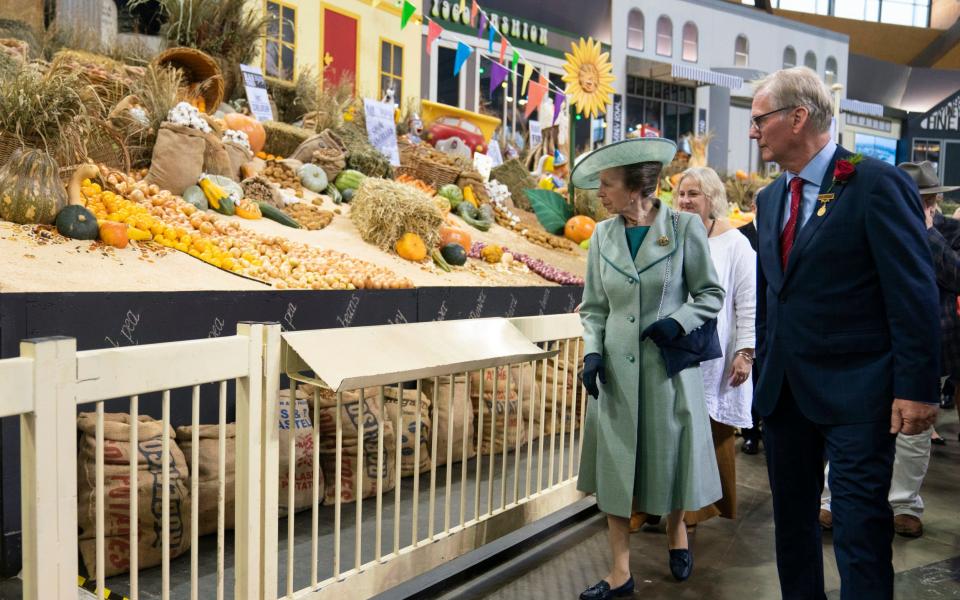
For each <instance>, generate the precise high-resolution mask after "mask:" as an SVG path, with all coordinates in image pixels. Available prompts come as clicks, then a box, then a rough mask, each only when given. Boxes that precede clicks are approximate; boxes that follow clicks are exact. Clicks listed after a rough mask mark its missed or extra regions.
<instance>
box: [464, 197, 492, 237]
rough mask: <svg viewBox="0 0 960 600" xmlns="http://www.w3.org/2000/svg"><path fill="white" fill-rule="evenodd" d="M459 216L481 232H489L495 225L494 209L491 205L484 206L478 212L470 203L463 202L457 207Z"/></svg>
mask: <svg viewBox="0 0 960 600" xmlns="http://www.w3.org/2000/svg"><path fill="white" fill-rule="evenodd" d="M457 214H458V215H460V218H461V219H463V220H464V221H466V222H467V223H469V224H470V225H471V226H473V227H475V228H476V229H479V230H480V231H487V230H488V229H490V226H491V225H493V209H492V208H490V205H489V204H484V205H483V206H482V207H480V210H477V209H476V208H475V207H474V206H473V205H472V204H470V203H469V202H461V203H460V204H459V205H457Z"/></svg>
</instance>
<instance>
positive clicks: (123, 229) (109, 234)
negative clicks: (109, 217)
mask: <svg viewBox="0 0 960 600" xmlns="http://www.w3.org/2000/svg"><path fill="white" fill-rule="evenodd" d="M100 241H102V242H103V243H104V244H107V245H108V246H113V247H114V248H120V249H123V248H126V247H127V242H129V241H130V237H129V236H128V235H127V225H126V223H117V222H116V221H101V222H100Z"/></svg>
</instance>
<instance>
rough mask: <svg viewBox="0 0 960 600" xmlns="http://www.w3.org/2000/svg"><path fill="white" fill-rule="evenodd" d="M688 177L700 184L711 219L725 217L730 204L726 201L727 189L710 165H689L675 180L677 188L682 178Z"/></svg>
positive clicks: (681, 182)
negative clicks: (676, 180) (677, 180)
mask: <svg viewBox="0 0 960 600" xmlns="http://www.w3.org/2000/svg"><path fill="white" fill-rule="evenodd" d="M687 177H689V178H690V179H692V180H694V181H696V182H697V185H699V186H700V193H701V194H703V196H704V198H706V199H707V202H709V203H710V204H709V206H710V217H711V218H713V219H722V218H726V216H727V213H728V212H730V205H729V204H728V203H727V190H726V188H725V187H724V185H723V182H722V181H720V176H719V175H717V172H716V171H714V170H713V169H711V168H710V167H690V168H689V169H687V170H686V171H684V172H683V175H681V176H680V181H679V182H677V189H678V190H679V189H680V186H681V185H682V184H683V180H684V179H686V178H687Z"/></svg>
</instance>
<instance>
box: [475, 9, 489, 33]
mask: <svg viewBox="0 0 960 600" xmlns="http://www.w3.org/2000/svg"><path fill="white" fill-rule="evenodd" d="M486 26H487V15H485V14H481V15H480V26H479V27H477V37H480V36H481V35H483V28H484V27H486Z"/></svg>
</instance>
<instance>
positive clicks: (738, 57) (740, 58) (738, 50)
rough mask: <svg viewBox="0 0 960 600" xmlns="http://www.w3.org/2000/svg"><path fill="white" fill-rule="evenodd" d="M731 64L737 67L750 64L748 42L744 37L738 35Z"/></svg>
mask: <svg viewBox="0 0 960 600" xmlns="http://www.w3.org/2000/svg"><path fill="white" fill-rule="evenodd" d="M733 64H734V65H735V66H738V67H746V66H748V65H749V64H750V42H749V41H748V40H747V36H745V35H738V36H737V41H736V42H735V43H734V48H733Z"/></svg>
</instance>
